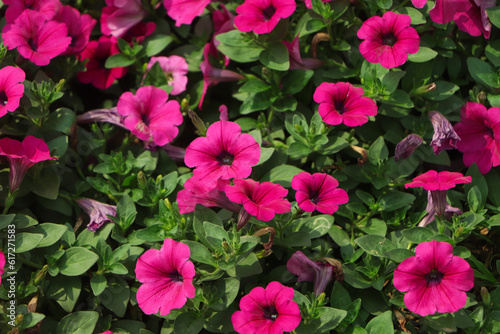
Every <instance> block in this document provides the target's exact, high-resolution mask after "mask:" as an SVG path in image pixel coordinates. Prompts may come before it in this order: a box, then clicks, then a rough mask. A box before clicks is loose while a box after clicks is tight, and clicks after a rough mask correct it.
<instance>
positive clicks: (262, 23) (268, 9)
mask: <svg viewBox="0 0 500 334" xmlns="http://www.w3.org/2000/svg"><path fill="white" fill-rule="evenodd" d="M295 8H297V4H296V3H295V0H245V2H243V4H241V5H239V6H238V7H237V8H236V13H237V14H238V15H237V16H236V18H235V19H234V24H235V25H236V28H238V30H239V31H242V32H250V31H253V32H254V33H256V34H267V33H270V32H271V31H272V30H273V29H274V27H276V25H277V24H278V22H279V21H280V20H281V19H285V18H287V17H289V16H290V15H292V14H293V12H295Z"/></svg>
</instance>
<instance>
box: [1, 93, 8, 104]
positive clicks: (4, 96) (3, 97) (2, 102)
mask: <svg viewBox="0 0 500 334" xmlns="http://www.w3.org/2000/svg"><path fill="white" fill-rule="evenodd" d="M7 102H9V98H8V97H7V94H5V92H4V91H3V90H0V106H4V105H6V104H7Z"/></svg>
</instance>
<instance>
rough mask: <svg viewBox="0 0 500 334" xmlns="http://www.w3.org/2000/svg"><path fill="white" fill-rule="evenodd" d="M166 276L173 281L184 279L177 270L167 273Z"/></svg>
mask: <svg viewBox="0 0 500 334" xmlns="http://www.w3.org/2000/svg"><path fill="white" fill-rule="evenodd" d="M167 277H168V278H170V279H171V280H172V281H174V282H183V281H184V277H182V275H181V274H179V272H178V271H177V270H176V271H173V272H171V273H169V274H168V275H167Z"/></svg>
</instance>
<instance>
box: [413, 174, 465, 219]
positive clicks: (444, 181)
mask: <svg viewBox="0 0 500 334" xmlns="http://www.w3.org/2000/svg"><path fill="white" fill-rule="evenodd" d="M412 181H413V182H409V183H407V184H405V188H406V189H408V188H415V187H423V188H424V189H425V190H429V191H430V192H431V196H432V202H433V204H434V210H435V214H436V215H438V216H442V215H443V214H444V213H445V211H446V206H447V204H448V203H447V201H446V190H448V189H451V188H455V186H456V185H457V184H463V183H470V182H472V177H470V176H463V174H462V173H456V172H448V171H444V172H439V173H438V172H436V171H435V170H430V171H428V172H426V173H424V174H421V175H419V176H417V177H416V178H414V179H413V180H412Z"/></svg>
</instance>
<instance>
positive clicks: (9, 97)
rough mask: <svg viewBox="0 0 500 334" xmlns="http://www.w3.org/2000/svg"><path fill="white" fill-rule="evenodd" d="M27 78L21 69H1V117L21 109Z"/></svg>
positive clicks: (10, 67) (7, 67)
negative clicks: (20, 101) (20, 104)
mask: <svg viewBox="0 0 500 334" xmlns="http://www.w3.org/2000/svg"><path fill="white" fill-rule="evenodd" d="M25 78H26V74H25V73H24V71H23V70H22V69H20V68H19V67H13V66H5V67H4V68H2V69H0V117H2V116H4V115H5V114H7V112H8V111H14V110H16V109H17V108H18V107H19V100H21V97H22V96H23V94H24V85H23V81H24V79H25Z"/></svg>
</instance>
